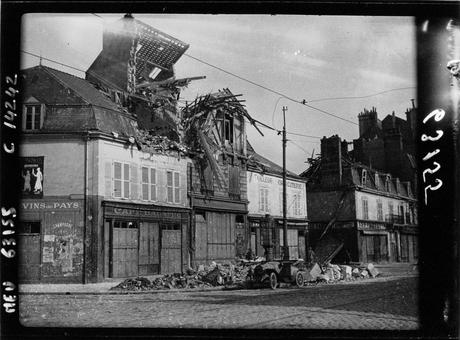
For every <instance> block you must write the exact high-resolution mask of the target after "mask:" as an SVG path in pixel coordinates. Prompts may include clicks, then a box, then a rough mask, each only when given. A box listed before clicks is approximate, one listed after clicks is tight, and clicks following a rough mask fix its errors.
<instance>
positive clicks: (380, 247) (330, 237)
mask: <svg viewBox="0 0 460 340" xmlns="http://www.w3.org/2000/svg"><path fill="white" fill-rule="evenodd" d="M352 156H353V153H352V152H351V151H348V143H347V142H346V141H342V140H341V138H340V137H339V136H337V135H335V136H332V137H329V138H326V137H324V138H323V139H322V140H321V156H320V157H318V158H315V159H311V160H310V167H309V168H308V169H307V170H306V171H305V172H303V173H302V174H301V176H302V177H304V178H306V179H307V207H308V218H309V221H310V222H309V241H310V245H311V246H312V247H313V249H314V250H315V253H316V256H317V258H318V261H319V262H327V261H330V260H332V259H334V261H335V262H343V263H344V262H350V261H352V262H363V263H366V262H373V263H382V262H416V261H417V259H418V246H417V244H418V242H417V234H418V228H417V201H416V196H415V194H414V190H413V185H412V183H411V182H409V181H401V180H400V179H399V178H398V177H393V176H392V175H391V174H390V173H388V172H383V171H381V170H377V169H375V168H373V167H372V168H371V167H370V166H368V165H366V164H363V163H361V162H357V161H355V160H354V159H353V157H352Z"/></svg>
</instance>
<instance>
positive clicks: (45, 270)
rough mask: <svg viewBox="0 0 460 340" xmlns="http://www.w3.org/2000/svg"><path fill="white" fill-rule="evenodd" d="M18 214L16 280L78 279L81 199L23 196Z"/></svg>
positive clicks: (81, 249)
mask: <svg viewBox="0 0 460 340" xmlns="http://www.w3.org/2000/svg"><path fill="white" fill-rule="evenodd" d="M20 216H21V221H20V223H19V225H18V229H17V235H18V238H17V240H18V249H19V254H18V277H19V281H20V282H21V283H36V282H44V283H45V282H50V283H60V282H63V283H64V282H69V283H71V282H75V283H77V282H78V283H81V282H82V280H83V261H84V260H83V244H84V243H83V242H84V240H83V234H84V233H83V200H70V199H41V200H23V201H21V215H20Z"/></svg>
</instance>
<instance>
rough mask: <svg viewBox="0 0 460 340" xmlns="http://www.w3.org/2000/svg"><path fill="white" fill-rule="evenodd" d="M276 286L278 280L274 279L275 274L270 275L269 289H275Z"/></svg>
mask: <svg viewBox="0 0 460 340" xmlns="http://www.w3.org/2000/svg"><path fill="white" fill-rule="evenodd" d="M277 286H278V278H277V277H276V274H275V272H271V273H270V288H271V289H276V287H277Z"/></svg>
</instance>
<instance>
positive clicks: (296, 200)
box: [293, 194, 302, 215]
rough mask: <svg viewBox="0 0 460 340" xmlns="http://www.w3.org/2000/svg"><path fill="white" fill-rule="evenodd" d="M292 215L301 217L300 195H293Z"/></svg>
mask: <svg viewBox="0 0 460 340" xmlns="http://www.w3.org/2000/svg"><path fill="white" fill-rule="evenodd" d="M293 203H294V215H301V214H302V206H301V201H300V195H299V194H295V195H294V202H293Z"/></svg>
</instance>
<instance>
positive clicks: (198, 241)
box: [195, 214, 208, 264]
mask: <svg viewBox="0 0 460 340" xmlns="http://www.w3.org/2000/svg"><path fill="white" fill-rule="evenodd" d="M207 228H208V225H207V223H206V219H205V215H204V214H196V215H195V262H196V263H197V264H204V263H206V261H207V258H208V231H207Z"/></svg>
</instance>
